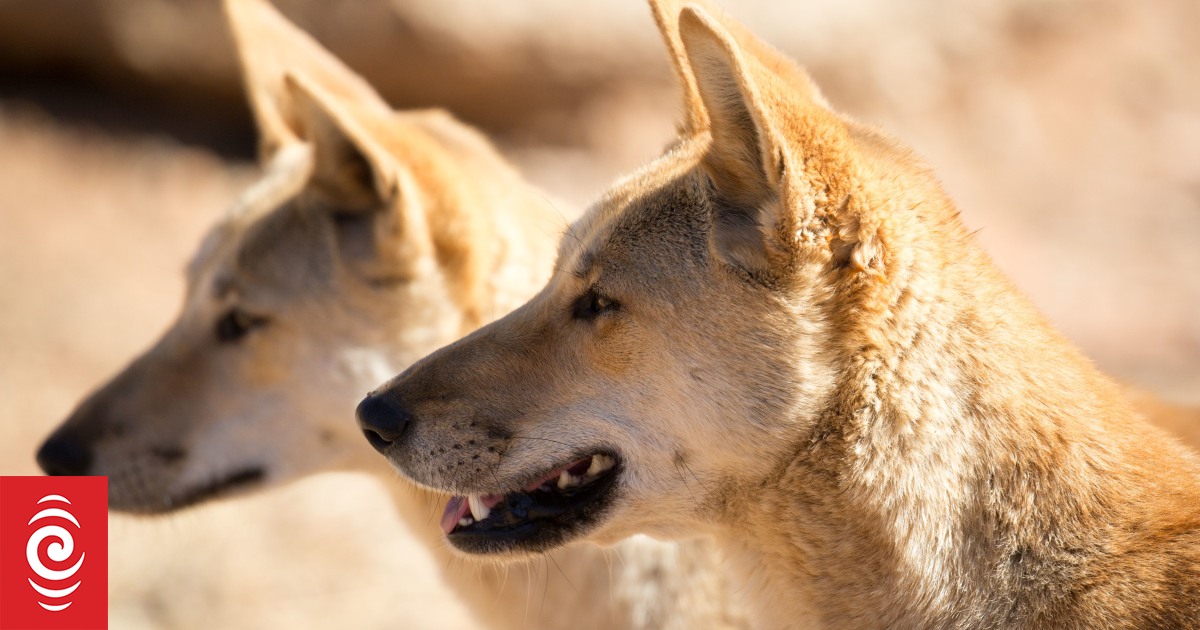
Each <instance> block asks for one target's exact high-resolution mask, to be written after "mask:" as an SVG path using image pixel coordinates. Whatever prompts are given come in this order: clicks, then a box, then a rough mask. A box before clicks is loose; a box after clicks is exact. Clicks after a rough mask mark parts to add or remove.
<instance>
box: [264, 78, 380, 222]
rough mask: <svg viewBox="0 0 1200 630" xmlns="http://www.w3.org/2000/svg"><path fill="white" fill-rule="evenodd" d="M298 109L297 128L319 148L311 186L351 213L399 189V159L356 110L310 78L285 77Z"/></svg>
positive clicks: (372, 207) (374, 205)
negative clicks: (382, 145) (379, 139)
mask: <svg viewBox="0 0 1200 630" xmlns="http://www.w3.org/2000/svg"><path fill="white" fill-rule="evenodd" d="M284 83H285V85H286V88H287V91H288V93H289V96H290V98H291V99H292V101H293V102H294V103H295V108H296V123H295V126H296V131H297V134H298V135H299V136H300V138H301V140H302V141H304V142H307V143H309V144H310V145H311V146H312V151H313V169H312V175H311V178H310V188H315V189H317V190H318V191H319V192H321V193H322V194H324V195H326V196H328V197H329V198H330V199H331V200H332V201H333V202H335V203H336V205H338V206H339V207H340V208H342V209H343V211H345V212H352V211H366V210H376V209H380V208H381V207H382V206H385V205H387V204H389V203H390V202H391V201H393V200H394V198H395V197H396V196H397V195H398V194H399V191H398V190H397V186H398V177H397V168H398V165H397V163H396V160H395V159H394V158H393V157H392V156H391V155H389V154H388V153H387V151H385V150H384V149H383V148H382V147H381V146H379V144H378V143H377V142H376V141H375V139H374V138H373V137H372V135H371V134H370V133H369V132H368V131H367V130H366V129H365V128H364V126H363V124H362V123H360V122H359V120H358V119H357V118H356V116H355V109H354V108H353V107H352V106H350V105H348V104H346V103H344V102H343V101H342V100H341V99H339V98H337V97H335V96H333V95H330V94H328V93H327V92H325V91H324V90H323V89H322V88H321V87H320V86H319V85H317V84H316V83H315V82H313V81H312V80H311V79H309V78H308V77H306V76H304V75H301V74H296V73H291V72H289V73H287V74H286V75H285V78H284Z"/></svg>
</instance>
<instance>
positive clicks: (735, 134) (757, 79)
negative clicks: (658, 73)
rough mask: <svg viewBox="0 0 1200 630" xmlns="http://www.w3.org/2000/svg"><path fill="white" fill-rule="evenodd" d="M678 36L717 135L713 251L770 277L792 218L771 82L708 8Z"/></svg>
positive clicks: (688, 12) (684, 20) (708, 163)
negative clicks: (767, 95)
mask: <svg viewBox="0 0 1200 630" xmlns="http://www.w3.org/2000/svg"><path fill="white" fill-rule="evenodd" d="M679 34H680V40H681V41H682V43H683V47H684V50H685V52H686V55H687V61H688V65H689V67H690V68H691V71H692V74H693V76H694V77H695V80H696V89H697V93H698V94H699V96H700V100H701V102H702V104H703V107H704V111H705V115H706V116H707V118H708V125H709V131H710V133H711V135H712V143H711V145H710V146H709V149H708V152H707V153H706V154H705V157H704V159H703V162H702V165H703V167H704V170H705V172H706V173H707V174H708V176H709V177H710V179H711V180H712V183H713V187H714V188H715V193H716V199H715V206H714V207H715V208H716V210H715V216H714V228H713V237H712V238H713V242H712V246H713V247H714V249H716V250H717V252H718V253H719V254H720V255H721V256H723V257H724V258H725V259H726V260H728V261H729V262H731V263H732V264H734V265H735V266H737V267H740V268H742V269H743V270H745V271H746V272H748V273H750V274H751V275H760V274H764V273H767V272H768V271H769V268H770V267H771V266H772V265H773V264H775V262H776V261H777V260H778V259H777V256H778V254H780V253H781V250H780V249H779V245H780V243H779V242H778V240H779V239H778V238H777V236H778V234H779V233H780V228H782V227H784V224H785V223H786V222H787V219H788V216H787V213H786V211H785V209H784V208H783V198H784V195H783V191H782V189H781V187H782V185H783V179H784V176H785V173H784V169H785V168H786V160H787V154H786V146H785V143H784V139H783V137H782V136H781V135H780V134H779V133H778V131H777V130H776V129H775V127H774V125H773V124H772V122H773V116H772V112H771V110H770V109H769V108H768V107H767V106H766V104H765V102H764V101H763V98H762V93H763V88H770V85H769V82H770V80H771V77H770V76H769V74H768V72H767V71H766V70H765V69H764V68H763V66H762V65H761V64H760V63H758V62H757V61H756V60H755V59H754V58H753V57H750V56H747V55H746V54H744V53H743V52H742V50H741V48H740V47H739V45H738V41H737V40H736V39H735V38H734V37H733V36H732V35H730V33H729V32H728V31H726V30H725V29H724V28H723V27H722V26H721V25H720V24H718V23H717V22H716V20H714V19H713V18H712V17H711V16H709V15H708V14H707V13H705V12H704V10H703V9H699V8H697V7H694V6H688V7H686V8H685V9H684V10H683V12H682V13H681V14H680V19H679Z"/></svg>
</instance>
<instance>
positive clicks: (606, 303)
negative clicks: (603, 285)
mask: <svg viewBox="0 0 1200 630" xmlns="http://www.w3.org/2000/svg"><path fill="white" fill-rule="evenodd" d="M618 308H620V305H619V304H617V302H616V301H615V300H612V299H610V298H607V297H604V296H603V295H600V293H598V292H597V291H596V290H595V289H589V290H588V292H587V293H584V294H583V295H581V296H579V298H578V299H577V300H575V305H574V307H572V310H571V315H572V316H573V317H574V318H575V319H581V320H589V321H590V320H593V319H596V318H597V317H599V316H601V315H603V314H605V313H611V312H613V311H615V310H617V309H618Z"/></svg>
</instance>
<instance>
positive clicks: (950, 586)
mask: <svg viewBox="0 0 1200 630" xmlns="http://www.w3.org/2000/svg"><path fill="white" fill-rule="evenodd" d="M655 7H656V10H657V17H658V18H659V20H658V21H659V25H660V28H662V29H663V30H664V35H665V36H666V38H667V40H668V42H669V44H670V48H671V49H672V52H673V57H674V60H675V62H676V66H677V68H676V69H677V71H678V73H679V75H680V78H681V80H682V83H683V85H684V86H685V93H686V97H685V101H686V106H685V121H684V122H685V124H684V129H683V131H682V132H681V134H680V137H679V139H678V142H677V143H676V144H675V145H674V146H673V147H672V148H671V149H670V150H668V151H667V152H666V154H665V155H663V156H662V157H661V158H659V159H658V160H656V161H655V162H653V163H651V164H650V165H649V166H647V167H645V168H643V169H642V170H640V171H638V172H637V173H635V174H633V175H632V176H631V177H629V178H627V179H625V180H624V181H622V182H620V183H618V184H616V185H615V186H614V187H613V188H612V189H611V190H610V191H609V192H608V193H607V194H605V195H604V196H603V197H602V198H601V199H600V200H599V201H598V202H597V203H596V204H595V205H594V206H593V207H592V208H591V209H590V210H589V211H588V212H587V213H586V215H585V216H584V217H583V218H582V219H580V220H579V221H578V222H577V223H576V224H575V225H574V226H573V228H572V229H571V230H570V232H569V234H568V235H567V236H566V237H564V238H563V239H562V241H561V244H560V246H559V252H558V262H557V267H556V274H555V275H554V277H553V278H552V279H551V280H550V282H549V283H548V284H547V285H546V287H545V288H544V289H543V290H542V291H541V292H540V293H539V294H538V295H537V296H536V297H534V298H533V299H532V300H531V301H530V302H529V303H527V304H526V305H524V306H522V307H521V308H519V309H517V310H516V311H515V312H513V313H511V314H509V315H507V316H506V317H504V318H502V319H500V320H499V321H497V322H495V323H492V324H490V325H488V326H486V327H484V328H482V329H480V330H478V331H476V332H474V333H472V334H471V335H469V336H467V337H466V338H465V339H463V340H460V341H458V342H456V343H454V344H451V345H450V346H448V347H446V348H443V349H441V350H439V351H437V352H435V353H434V354H433V355H431V356H430V357H428V358H426V359H423V360H421V361H419V362H418V363H417V364H415V365H414V366H412V367H411V368H409V369H408V370H407V371H406V372H404V373H403V374H401V375H399V376H397V377H395V378H394V379H393V380H392V381H391V382H389V383H388V384H386V385H385V386H383V387H381V388H380V389H379V390H377V391H376V392H375V393H374V394H372V395H371V396H369V397H368V398H367V399H366V400H364V401H363V403H362V404H361V405H360V407H359V422H360V425H362V426H363V428H364V430H365V432H366V433H367V437H368V439H369V440H370V441H371V442H372V444H373V445H374V446H375V447H376V448H377V449H378V450H380V451H381V452H382V453H384V454H385V455H386V456H387V458H388V459H389V460H390V461H391V462H392V464H393V465H394V466H396V468H398V469H399V470H400V471H401V472H403V473H404V474H405V475H407V476H408V477H410V478H411V479H413V480H415V481H417V482H418V483H420V484H423V485H426V486H429V487H432V488H435V489H438V490H440V491H445V492H452V493H456V494H458V495H462V497H459V498H456V499H452V500H451V501H450V503H449V505H448V506H447V511H446V517H445V523H446V524H447V525H448V527H447V528H446V529H447V534H448V540H449V542H450V543H451V544H452V545H453V546H454V547H456V548H458V549H459V550H461V551H463V552H466V553H468V554H478V555H490V556H491V557H503V556H515V555H523V554H527V553H529V552H535V551H544V550H548V549H553V548H555V547H557V546H559V545H562V544H564V543H567V542H571V541H575V540H579V539H582V538H587V539H591V540H595V541H599V542H612V541H616V540H619V539H621V538H622V537H625V536H628V535H630V534H633V533H636V532H645V533H650V534H652V535H654V536H658V537H663V538H679V537H684V536H694V535H698V534H708V535H711V536H713V537H714V538H715V539H716V540H717V541H718V543H719V544H720V545H721V546H722V547H723V548H724V549H725V550H726V551H727V552H728V553H729V554H730V555H731V557H733V558H735V559H736V563H737V564H739V565H740V568H741V569H742V571H741V573H742V575H743V578H744V580H745V583H746V584H747V585H748V589H747V590H748V591H749V592H750V593H751V594H752V595H753V597H754V598H756V601H755V602H754V607H753V611H754V613H755V614H756V615H757V616H758V619H757V620H758V622H759V623H760V625H762V626H763V627H773V628H787V627H795V626H799V625H802V623H805V622H809V623H812V624H813V625H816V626H820V627H829V628H868V627H871V628H1016V627H1021V628H1151V627H1154V628H1168V627H1169V628H1182V627H1191V628H1195V627H1200V466H1198V463H1197V458H1196V456H1195V455H1194V454H1191V453H1190V452H1188V451H1186V450H1185V449H1184V448H1183V447H1181V446H1180V445H1179V444H1178V443H1176V442H1175V441H1174V440H1172V439H1170V438H1168V437H1166V436H1165V434H1163V433H1161V432H1160V431H1159V430H1157V429H1155V428H1153V427H1151V426H1148V425H1146V424H1144V423H1143V422H1141V421H1139V420H1137V419H1136V418H1135V416H1134V413H1133V412H1132V410H1131V408H1130V406H1129V404H1128V403H1127V402H1126V401H1125V400H1124V399H1123V398H1122V397H1121V396H1120V394H1119V392H1118V389H1117V387H1116V386H1115V385H1114V384H1113V383H1112V382H1111V381H1109V380H1108V379H1107V378H1105V377H1104V376H1102V375H1101V374H1099V373H1098V372H1097V371H1096V369H1095V368H1093V367H1092V365H1091V364H1090V363H1089V362H1088V361H1087V359H1085V358H1084V357H1082V356H1081V355H1080V354H1079V353H1078V352H1077V351H1076V350H1075V349H1074V348H1073V347H1072V346H1071V345H1070V344H1069V343H1068V342H1067V341H1065V340H1064V339H1063V338H1062V337H1061V336H1060V335H1059V334H1058V333H1057V332H1055V331H1054V330H1053V329H1052V328H1051V326H1050V325H1049V324H1047V323H1046V321H1045V320H1044V319H1043V318H1042V317H1041V316H1040V315H1038V313H1037V312H1036V311H1035V309H1034V308H1033V306H1031V305H1030V304H1029V302H1028V301H1027V300H1026V299H1025V298H1023V297H1022V296H1021V295H1020V294H1019V293H1018V292H1017V290H1016V289H1015V288H1014V287H1013V286H1012V284H1011V283H1010V282H1009V281H1008V280H1007V279H1005V278H1004V277H1003V276H1002V275H1001V274H1000V273H999V272H998V271H997V270H996V268H995V267H994V265H993V264H992V263H991V261H990V260H989V259H988V257H987V256H986V255H985V254H984V253H983V252H982V251H980V249H979V248H978V247H977V246H976V245H975V244H974V243H973V242H972V240H971V238H970V236H969V233H968V231H967V230H966V229H964V227H963V226H962V224H961V222H960V221H959V217H958V213H957V212H956V210H955V209H954V206H953V204H952V203H951V202H950V200H949V199H948V198H947V197H946V195H945V193H943V192H942V190H941V188H940V187H939V185H938V183H937V181H936V180H935V178H934V177H933V175H932V174H931V173H930V172H929V171H928V169H927V168H926V167H925V166H924V165H923V164H922V163H921V162H920V161H919V160H918V159H917V158H916V157H914V156H913V155H912V153H911V152H909V151H908V150H907V149H905V148H904V147H902V146H900V145H899V144H898V143H896V142H895V141H893V140H891V139H889V138H887V137H886V136H884V135H882V134H881V133H880V132H878V131H876V130H874V129H870V128H867V127H865V126H863V125H860V124H858V123H855V122H854V121H851V120H848V119H847V118H845V117H844V116H840V115H838V114H837V113H835V112H834V111H833V110H831V109H830V106H829V105H828V104H827V103H826V102H825V100H824V99H823V98H822V97H821V95H820V93H819V91H818V90H817V88H816V87H815V86H814V85H813V83H812V82H811V81H810V79H809V78H808V77H807V75H806V74H805V73H804V72H803V71H802V70H801V69H800V68H798V67H797V66H795V65H794V64H792V63H791V62H790V61H789V60H787V59H785V58H783V57H782V56H781V55H780V54H779V53H777V52H775V51H774V50H773V49H771V48H770V47H769V46H767V45H766V44H763V43H762V42H760V41H759V40H757V39H755V38H754V37H753V36H752V35H750V34H748V33H747V32H746V31H745V30H744V29H743V28H742V27H740V26H738V25H736V24H733V23H732V22H730V21H729V20H727V19H725V18H723V17H721V15H720V13H719V12H718V11H716V10H715V9H713V10H706V9H705V8H701V7H696V6H688V7H686V8H684V9H682V10H679V9H676V8H669V7H667V6H665V4H657V3H656V5H655ZM446 453H453V457H447V455H446ZM464 457H469V458H470V459H471V461H482V462H484V463H485V465H486V466H485V467H484V468H483V469H482V470H480V469H478V468H476V467H475V466H460V465H456V464H455V461H456V460H457V459H461V458H464Z"/></svg>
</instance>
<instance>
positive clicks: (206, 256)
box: [187, 142, 313, 285]
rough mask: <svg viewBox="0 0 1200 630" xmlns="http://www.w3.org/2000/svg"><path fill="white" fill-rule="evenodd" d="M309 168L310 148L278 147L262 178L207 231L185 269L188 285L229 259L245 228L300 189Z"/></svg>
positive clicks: (305, 145) (305, 146)
mask: <svg viewBox="0 0 1200 630" xmlns="http://www.w3.org/2000/svg"><path fill="white" fill-rule="evenodd" d="M312 168H313V152H312V147H311V146H309V145H308V144H304V143H299V142H297V143H293V144H289V145H286V146H284V147H282V148H280V149H279V150H278V151H277V152H276V153H275V155H274V156H273V157H272V158H271V160H270V161H269V162H267V165H266V168H265V169H264V170H263V176H262V179H260V180H258V181H257V182H255V183H254V184H253V185H252V186H250V187H249V188H247V189H246V191H245V192H243V193H242V194H241V195H240V196H239V197H238V198H237V199H236V200H235V201H234V203H233V205H232V206H231V207H230V209H229V211H228V212H227V213H226V215H225V217H224V218H223V219H222V220H221V221H219V222H218V223H217V224H216V225H214V226H213V227H212V229H210V230H209V231H208V233H207V234H206V235H205V236H204V240H203V241H201V243H200V248H199V250H198V251H197V252H196V255H195V256H193V257H192V260H191V261H190V262H189V263H188V266H187V277H188V283H189V284H190V285H195V284H196V283H197V282H198V281H199V280H200V279H201V276H202V275H204V272H205V271H206V270H211V269H213V268H214V266H215V265H216V262H217V261H218V260H224V259H226V258H228V257H229V255H230V253H231V251H230V250H231V249H233V248H235V247H237V246H238V244H239V243H240V241H241V238H240V237H241V235H243V234H244V233H245V232H246V230H247V228H248V227H249V226H250V225H251V224H253V223H254V222H255V221H257V220H258V219H260V218H261V217H263V216H264V215H265V214H267V213H268V212H270V211H272V210H274V209H276V208H278V207H279V206H281V205H283V204H284V203H285V202H286V201H287V200H289V199H291V198H293V197H295V196H296V195H298V194H299V193H300V191H301V190H303V189H304V186H305V184H306V183H307V181H308V178H309V176H310V175H311V173H312Z"/></svg>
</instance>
